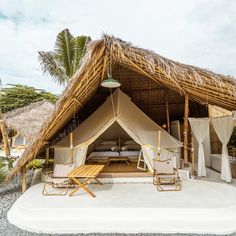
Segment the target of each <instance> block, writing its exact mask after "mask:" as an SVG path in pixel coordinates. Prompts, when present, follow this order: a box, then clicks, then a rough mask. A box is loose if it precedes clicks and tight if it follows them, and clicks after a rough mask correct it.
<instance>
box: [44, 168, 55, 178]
mask: <svg viewBox="0 0 236 236" xmlns="http://www.w3.org/2000/svg"><path fill="white" fill-rule="evenodd" d="M52 174H53V170H50V171H46V172H45V180H47V178H48V177H51V176H52Z"/></svg>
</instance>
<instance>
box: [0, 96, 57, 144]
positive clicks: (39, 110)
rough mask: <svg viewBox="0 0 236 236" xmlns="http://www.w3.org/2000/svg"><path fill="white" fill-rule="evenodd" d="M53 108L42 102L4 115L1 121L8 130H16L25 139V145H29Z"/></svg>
mask: <svg viewBox="0 0 236 236" xmlns="http://www.w3.org/2000/svg"><path fill="white" fill-rule="evenodd" d="M53 108H54V105H53V104H52V103H50V102H48V101H46V100H42V101H38V102H34V103H31V104H30V105H27V106H24V107H21V108H17V109H14V110H12V111H9V112H6V113H4V114H3V120H4V122H5V123H6V125H7V127H8V128H10V129H14V130H16V131H17V132H18V133H19V134H21V135H22V136H24V137H25V138H26V142H27V143H31V141H32V137H35V136H36V135H37V133H38V132H39V130H40V129H41V128H42V125H43V122H44V121H45V119H47V118H48V117H49V116H50V114H51V112H52V110H53Z"/></svg>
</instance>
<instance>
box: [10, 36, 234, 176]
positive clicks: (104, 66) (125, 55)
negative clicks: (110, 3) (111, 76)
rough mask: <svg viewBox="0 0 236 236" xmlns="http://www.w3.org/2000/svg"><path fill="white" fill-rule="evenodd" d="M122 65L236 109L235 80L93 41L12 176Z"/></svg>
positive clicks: (110, 41)
mask: <svg viewBox="0 0 236 236" xmlns="http://www.w3.org/2000/svg"><path fill="white" fill-rule="evenodd" d="M114 63H118V64H121V65H122V66H125V67H127V68H129V69H131V70H133V71H135V72H137V73H139V74H141V75H143V76H144V77H147V78H150V79H152V80H153V81H155V82H157V83H159V84H161V85H163V86H165V87H168V88H169V89H171V90H173V91H176V92H178V93H180V94H188V95H189V96H190V98H191V99H194V100H196V101H199V102H200V103H203V104H212V105H217V106H220V107H223V108H226V109H228V110H233V109H236V82H235V80H234V79H233V78H229V77H227V76H223V75H219V74H215V73H213V72H211V71H208V70H206V69H201V68H198V67H195V66H190V65H185V64H182V63H179V62H175V61H172V60H169V59H167V58H165V57H163V56H160V55H158V54H156V53H154V52H152V51H149V50H145V49H141V48H138V47H134V46H132V45H131V44H130V43H126V42H124V41H122V40H120V39H118V38H115V37H113V36H108V35H104V36H103V38H102V39H101V40H96V41H92V42H91V43H90V44H89V45H88V49H87V52H86V54H85V56H84V58H83V60H82V61H81V65H80V69H79V70H78V72H77V73H76V74H75V75H74V76H73V77H72V78H71V80H70V83H69V84H68V86H67V88H66V89H65V91H64V93H63V95H62V96H61V98H60V99H59V101H58V102H57V104H56V106H55V109H54V111H53V113H52V115H51V117H50V118H49V119H48V121H47V122H46V123H45V125H44V126H43V128H42V129H41V131H40V133H39V135H38V137H37V138H36V139H35V140H34V142H33V143H32V145H30V146H29V147H28V148H27V150H26V151H25V153H24V154H23V156H22V158H21V160H20V161H19V162H18V163H17V166H16V167H15V168H14V169H13V171H12V172H11V173H10V175H9V176H8V179H10V178H11V177H13V176H14V175H16V174H17V173H18V172H19V171H20V170H21V168H22V167H23V166H24V165H25V164H26V163H27V162H29V161H30V160H31V159H33V158H34V157H35V156H36V155H37V153H38V151H39V150H40V149H41V148H42V147H43V146H44V145H45V144H46V143H47V141H49V140H50V138H52V137H53V135H55V134H56V131H57V130H59V129H61V128H62V127H63V125H65V124H66V123H67V122H68V121H69V120H70V119H71V118H72V117H73V114H74V113H75V111H78V110H79V109H80V108H81V107H82V106H83V105H84V104H85V103H86V102H87V101H88V99H89V98H90V97H91V96H92V95H93V94H94V93H95V91H96V89H97V88H98V86H99V85H100V83H101V81H102V80H103V79H104V78H105V76H106V71H107V70H109V67H111V66H112V64H114Z"/></svg>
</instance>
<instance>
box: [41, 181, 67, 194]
mask: <svg viewBox="0 0 236 236" xmlns="http://www.w3.org/2000/svg"><path fill="white" fill-rule="evenodd" d="M47 185H50V186H52V188H53V189H55V188H58V187H56V186H55V184H54V183H53V182H45V183H44V186H43V191H42V194H43V195H44V196H66V195H67V192H68V188H69V185H68V184H67V185H66V187H65V191H64V192H63V193H48V191H47V188H46V186H47Z"/></svg>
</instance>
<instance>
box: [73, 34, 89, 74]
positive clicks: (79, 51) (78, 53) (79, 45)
mask: <svg viewBox="0 0 236 236" xmlns="http://www.w3.org/2000/svg"><path fill="white" fill-rule="evenodd" d="M74 41H75V53H74V58H73V74H74V73H75V72H76V71H77V70H78V69H79V66H80V60H81V58H82V57H83V56H84V54H85V51H86V46H87V44H88V43H89V42H90V41H91V38H90V37H88V36H84V35H81V36H77V37H75V38H74Z"/></svg>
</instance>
